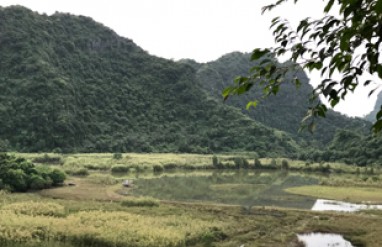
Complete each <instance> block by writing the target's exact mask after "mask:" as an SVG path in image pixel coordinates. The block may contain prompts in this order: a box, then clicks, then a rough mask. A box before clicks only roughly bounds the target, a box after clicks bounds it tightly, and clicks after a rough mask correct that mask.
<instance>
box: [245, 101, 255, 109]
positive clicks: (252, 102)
mask: <svg viewBox="0 0 382 247" xmlns="http://www.w3.org/2000/svg"><path fill="white" fill-rule="evenodd" d="M257 104H258V102H257V100H254V101H250V102H248V104H247V106H246V107H245V108H246V109H247V110H249V108H251V106H252V107H254V108H255V107H256V106H257Z"/></svg>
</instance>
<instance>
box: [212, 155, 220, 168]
mask: <svg viewBox="0 0 382 247" xmlns="http://www.w3.org/2000/svg"><path fill="white" fill-rule="evenodd" d="M212 165H213V166H214V167H218V166H219V159H218V157H217V156H216V155H214V156H212Z"/></svg>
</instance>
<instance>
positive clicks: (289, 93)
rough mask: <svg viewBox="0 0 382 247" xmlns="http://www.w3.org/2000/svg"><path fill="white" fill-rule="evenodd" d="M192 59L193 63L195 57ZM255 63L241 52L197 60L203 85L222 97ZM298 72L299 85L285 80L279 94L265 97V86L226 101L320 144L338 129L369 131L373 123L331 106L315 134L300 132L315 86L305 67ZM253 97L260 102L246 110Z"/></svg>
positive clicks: (261, 120) (249, 114)
mask: <svg viewBox="0 0 382 247" xmlns="http://www.w3.org/2000/svg"><path fill="white" fill-rule="evenodd" d="M188 62H189V63H192V62H191V61H188ZM253 65H254V63H253V62H251V61H250V54H243V53H240V52H234V53H230V54H227V55H225V56H223V57H221V58H220V59H218V60H216V61H213V62H210V63H206V64H195V63H194V67H196V68H197V78H198V82H199V83H200V85H201V86H202V87H204V88H205V89H206V90H207V91H209V92H210V94H211V95H213V96H215V97H216V98H217V99H220V100H221V99H222V91H223V90H224V88H226V87H228V86H229V85H231V84H232V82H233V80H234V79H235V78H236V77H237V76H238V75H243V74H246V73H248V71H249V70H250V68H251V67H252V66H253ZM294 73H296V74H297V77H298V78H299V80H300V82H301V85H300V87H298V88H296V86H295V85H294V84H293V83H292V82H288V81H286V82H285V83H283V84H281V87H282V88H281V89H280V90H279V92H278V95H277V96H274V97H268V98H266V99H264V100H262V94H263V92H262V89H261V88H258V89H257V90H256V88H255V89H253V90H251V91H249V92H248V93H247V94H245V95H241V96H240V97H231V98H229V99H228V100H227V101H226V102H227V104H229V105H232V106H235V107H238V108H239V109H241V110H242V113H244V114H246V115H248V116H249V117H251V118H252V119H254V120H256V121H258V122H260V123H263V124H264V125H266V126H270V127H272V128H276V129H280V130H283V131H286V132H288V133H290V134H292V135H293V136H294V137H295V138H296V137H297V138H301V139H303V140H305V141H306V142H308V143H309V144H314V145H316V146H317V145H318V146H322V145H326V144H327V143H329V142H330V141H331V140H332V139H333V137H334V135H335V133H336V131H337V130H342V129H349V130H352V131H354V132H357V133H361V134H366V133H367V132H368V131H369V129H370V127H371V124H370V123H367V122H366V121H363V120H361V119H359V118H349V117H346V116H344V115H342V114H340V113H338V112H334V111H332V110H329V111H328V113H327V116H326V118H323V119H318V123H317V129H316V131H315V132H314V134H313V135H311V134H310V133H308V132H307V131H303V132H299V128H300V125H301V120H302V119H303V118H304V116H305V115H306V111H307V106H309V105H310V102H309V98H310V96H311V94H312V91H313V87H312V86H311V85H310V84H309V78H308V77H307V75H306V74H305V73H304V71H303V70H300V71H296V72H291V73H290V74H291V75H290V77H291V78H292V77H293V76H292V74H294ZM253 100H258V101H259V103H258V105H257V106H256V107H255V108H253V107H251V108H250V109H249V110H246V105H247V103H248V102H249V101H253Z"/></svg>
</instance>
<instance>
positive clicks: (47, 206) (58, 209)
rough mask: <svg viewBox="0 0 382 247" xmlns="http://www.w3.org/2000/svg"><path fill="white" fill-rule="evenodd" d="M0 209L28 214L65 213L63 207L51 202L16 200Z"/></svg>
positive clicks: (52, 214) (47, 214)
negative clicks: (16, 201)
mask: <svg viewBox="0 0 382 247" xmlns="http://www.w3.org/2000/svg"><path fill="white" fill-rule="evenodd" d="M1 210H4V211H8V212H10V213H14V214H17V215H19V214H24V215H29V216H54V217H62V216H64V215H65V208H64V207H63V206H61V205H59V204H57V203H53V202H33V201H29V202H18V203H11V204H8V205H5V206H3V207H2V208H1Z"/></svg>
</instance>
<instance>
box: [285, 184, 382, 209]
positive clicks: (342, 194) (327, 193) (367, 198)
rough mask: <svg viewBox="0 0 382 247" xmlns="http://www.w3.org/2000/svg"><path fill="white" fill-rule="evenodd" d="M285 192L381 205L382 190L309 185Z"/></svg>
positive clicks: (288, 189)
mask: <svg viewBox="0 0 382 247" xmlns="http://www.w3.org/2000/svg"><path fill="white" fill-rule="evenodd" d="M285 191H287V192H289V193H293V194H298V195H305V196H313V197H316V198H324V199H333V200H341V201H348V202H355V203H362V202H368V203H371V204H382V188H371V187H351V186H346V187H339V186H323V185H310V186H301V187H293V188H287V189H285Z"/></svg>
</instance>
